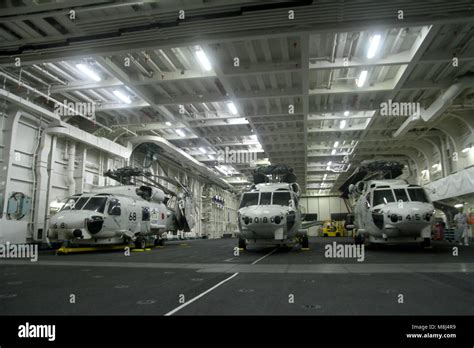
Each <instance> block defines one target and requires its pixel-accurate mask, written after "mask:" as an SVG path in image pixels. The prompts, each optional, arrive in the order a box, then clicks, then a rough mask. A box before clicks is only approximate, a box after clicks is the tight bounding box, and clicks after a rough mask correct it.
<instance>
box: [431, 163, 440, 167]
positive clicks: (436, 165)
mask: <svg viewBox="0 0 474 348" xmlns="http://www.w3.org/2000/svg"><path fill="white" fill-rule="evenodd" d="M438 166H439V163H435V164H433V165H432V166H431V168H437V167H438Z"/></svg>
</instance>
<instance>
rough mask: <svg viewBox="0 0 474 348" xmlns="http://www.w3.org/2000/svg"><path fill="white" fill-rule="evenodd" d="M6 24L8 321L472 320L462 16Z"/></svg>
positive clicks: (25, 17) (291, 12)
mask: <svg viewBox="0 0 474 348" xmlns="http://www.w3.org/2000/svg"><path fill="white" fill-rule="evenodd" d="M1 6H3V7H0V13H1V14H0V38H1V40H0V115H1V121H0V127H1V132H0V161H1V165H0V207H1V209H2V210H1V219H0V256H1V257H0V284H1V286H0V311H1V313H2V314H7V315H17V314H20V315H47V314H118V315H123V314H131V315H135V314H139V315H140V314H154V315H181V314H188V315H192V314H214V315H220V314H230V315H241V314H249V315H252V314H290V315H307V314H309V315H318V314H324V315H331V314H347V315H358V314H381V315H385V314H386V315H396V314H417V315H425V314H435V315H443V314H449V315H451V314H453V315H472V314H474V298H473V297H472V293H473V292H474V276H473V272H474V248H473V246H472V223H473V222H474V114H473V112H474V41H473V40H472V35H473V31H474V21H473V16H474V15H473V9H472V5H471V2H470V1H462V0H460V1H437V2H435V3H433V4H432V5H430V6H428V7H427V6H426V5H423V4H417V3H416V2H412V1H403V0H393V1H391V2H390V5H387V4H384V3H383V2H380V1H375V0H373V1H351V2H333V1H292V2H290V1H287V2H285V1H279V2H275V1H246V0H240V1H237V0H224V1H205V0H199V1H198V0H196V1H169V0H163V1H134V2H119V1H91V0H74V1H68V2H62V1H53V0H48V1H41V2H39V1H7V2H4V3H2V5H1ZM470 242H471V243H470ZM427 288H428V289H429V290H430V293H431V295H430V296H427V295H426V289H427ZM208 290H209V291H208ZM124 292H126V293H127V294H124ZM46 293H47V295H46ZM72 293H74V294H76V295H77V300H76V302H75V303H74V304H72V303H71V302H70V301H69V294H72ZM354 293H356V295H357V301H354V300H353V295H354ZM203 294H204V295H203ZM467 294H470V296H466V295H467ZM61 299H64V300H61ZM184 299H185V300H184ZM114 303H115V304H116V303H120V305H119V306H117V305H114Z"/></svg>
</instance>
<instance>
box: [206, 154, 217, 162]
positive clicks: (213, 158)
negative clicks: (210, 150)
mask: <svg viewBox="0 0 474 348" xmlns="http://www.w3.org/2000/svg"><path fill="white" fill-rule="evenodd" d="M208 157H209V159H211V160H213V161H214V160H215V159H216V158H215V157H214V155H208Z"/></svg>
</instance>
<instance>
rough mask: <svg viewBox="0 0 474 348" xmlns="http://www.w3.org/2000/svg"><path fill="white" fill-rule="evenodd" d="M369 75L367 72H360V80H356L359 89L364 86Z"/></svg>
mask: <svg viewBox="0 0 474 348" xmlns="http://www.w3.org/2000/svg"><path fill="white" fill-rule="evenodd" d="M367 74H368V71H367V70H362V71H361V72H360V75H359V78H358V79H357V80H356V84H357V87H359V88H360V87H362V86H363V85H364V83H365V80H366V79H367Z"/></svg>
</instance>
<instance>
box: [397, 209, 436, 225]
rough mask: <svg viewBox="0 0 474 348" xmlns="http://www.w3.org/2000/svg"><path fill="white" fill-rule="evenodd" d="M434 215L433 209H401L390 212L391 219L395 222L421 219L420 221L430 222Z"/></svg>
mask: <svg viewBox="0 0 474 348" xmlns="http://www.w3.org/2000/svg"><path fill="white" fill-rule="evenodd" d="M432 217H433V211H431V210H423V211H417V212H408V213H407V212H406V211H405V212H403V211H401V209H397V210H393V211H392V212H391V213H390V214H389V218H390V221H391V222H393V223H396V222H399V221H402V220H408V221H420V222H430V221H431V219H432Z"/></svg>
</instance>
